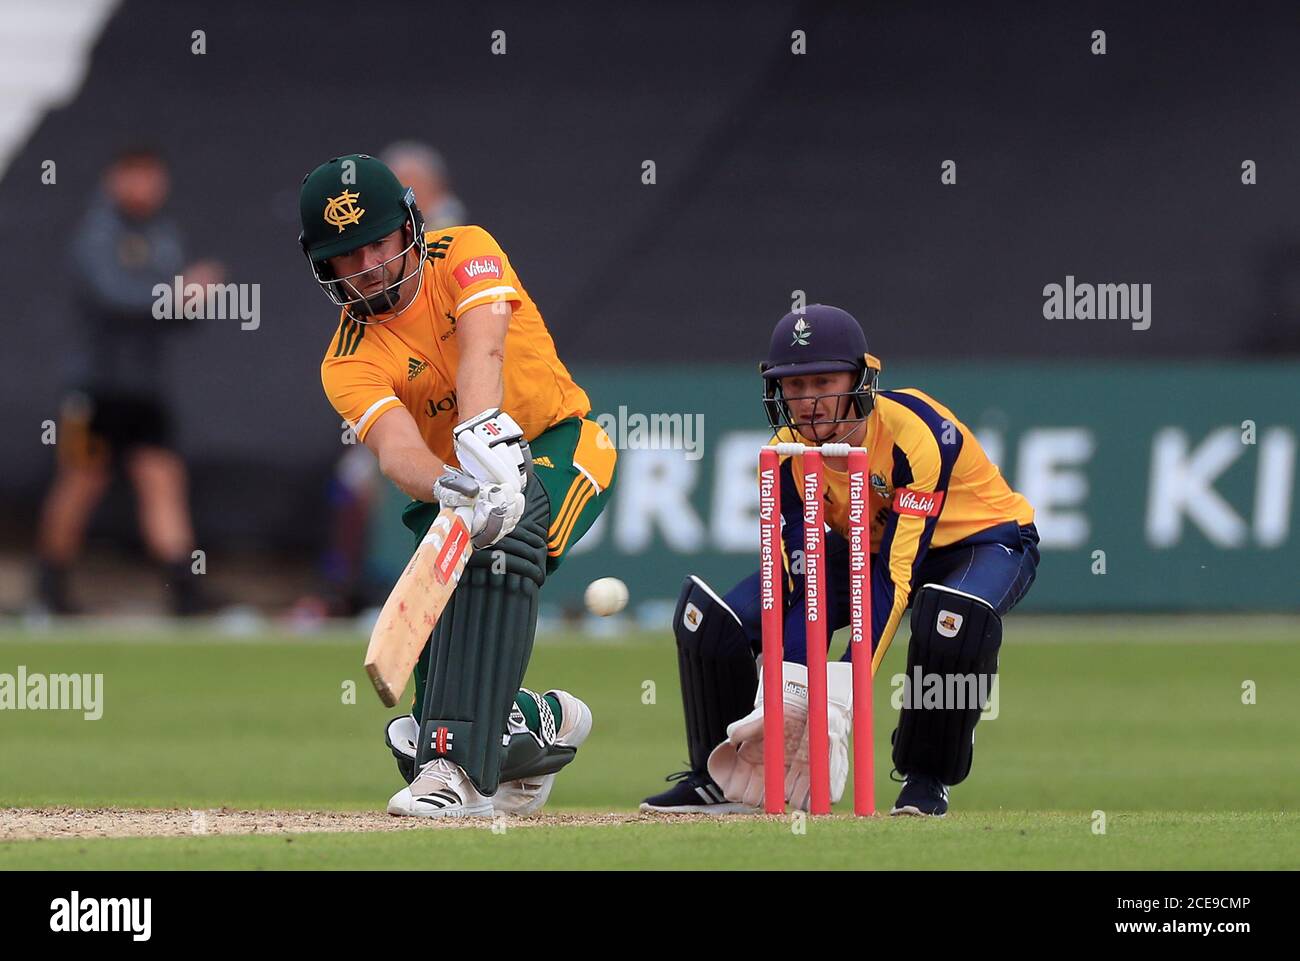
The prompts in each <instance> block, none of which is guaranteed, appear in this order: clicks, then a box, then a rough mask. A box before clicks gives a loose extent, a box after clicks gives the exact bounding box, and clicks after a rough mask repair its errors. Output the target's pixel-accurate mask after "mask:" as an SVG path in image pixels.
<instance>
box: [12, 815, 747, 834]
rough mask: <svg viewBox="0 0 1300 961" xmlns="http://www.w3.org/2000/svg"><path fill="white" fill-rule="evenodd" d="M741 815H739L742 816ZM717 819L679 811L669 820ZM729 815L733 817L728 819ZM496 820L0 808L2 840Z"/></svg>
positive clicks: (584, 821) (530, 822)
mask: <svg viewBox="0 0 1300 961" xmlns="http://www.w3.org/2000/svg"><path fill="white" fill-rule="evenodd" d="M738 817H739V816H738ZM696 819H699V820H719V818H717V817H710V816H708V815H698V816H690V815H675V816H674V817H673V818H671V819H669V820H696ZM728 819H730V818H728ZM647 820H660V821H662V820H664V819H663V818H656V817H654V816H653V815H646V814H640V813H613V812H611V813H607V814H599V813H588V812H571V813H566V812H556V813H553V814H542V815H537V816H534V817H523V818H515V817H511V818H507V819H506V823H507V824H509V825H510V827H511V828H515V827H597V826H602V825H619V824H635V823H638V822H644V821H647ZM492 825H493V819H492V818H490V817H482V818H416V817H393V816H392V815H389V814H382V813H378V812H370V811H240V810H233V809H231V808H193V809H190V808H179V809H171V810H161V809H154V810H150V809H138V808H70V807H52V808H0V841H25V840H35V839H42V838H43V839H57V838H131V837H201V836H204V835H209V834H212V835H221V834H224V835H232V834H308V833H316V832H322V831H411V830H453V831H454V830H474V829H476V828H477V829H479V830H490V829H491V828H492Z"/></svg>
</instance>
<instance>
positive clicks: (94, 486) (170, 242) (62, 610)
mask: <svg viewBox="0 0 1300 961" xmlns="http://www.w3.org/2000/svg"><path fill="white" fill-rule="evenodd" d="M170 192H171V176H170V173H169V171H168V168H167V164H166V162H165V161H164V159H163V158H162V156H161V155H160V154H159V153H158V152H157V151H156V150H154V149H152V148H150V147H144V146H136V147H130V148H128V149H126V150H123V151H122V152H120V153H119V154H118V155H117V156H116V158H115V159H114V160H113V161H112V163H110V164H109V166H108V168H107V169H106V170H105V172H104V176H103V180H102V185H101V189H100V191H99V193H98V195H97V196H96V198H95V199H94V201H93V202H92V203H91V206H90V209H89V210H88V211H87V213H86V215H85V217H84V219H83V220H82V222H81V224H80V226H79V227H78V228H77V231H76V234H75V238H74V241H73V252H72V253H73V273H74V275H75V283H76V289H77V296H78V303H79V314H80V317H81V320H82V336H81V343H79V344H77V345H76V346H75V347H74V349H73V350H72V351H70V352H69V354H68V357H69V359H70V366H71V369H70V370H68V371H67V375H68V380H69V387H70V390H69V392H68V394H67V395H66V397H65V400H64V402H63V405H62V409H61V416H60V424H59V428H58V434H57V444H56V450H57V452H58V466H57V469H56V473H55V477H54V482H53V485H52V487H51V488H50V490H49V492H48V494H47V496H46V498H45V502H44V505H43V508H42V511H41V516H40V522H39V529H38V535H37V552H38V567H39V570H38V575H37V603H38V605H39V607H40V608H42V609H44V610H45V611H47V612H49V613H53V614H73V613H78V611H79V608H78V605H77V604H76V603H75V602H74V600H73V599H72V597H71V596H70V591H69V587H68V573H69V569H70V568H71V566H72V564H73V562H74V561H75V560H76V559H77V557H78V555H79V554H80V552H81V548H82V544H83V541H84V538H85V532H86V527H87V525H88V524H89V522H90V518H91V515H92V513H93V512H94V510H95V507H96V506H97V505H98V504H99V502H100V501H101V499H102V498H103V496H104V494H105V492H106V491H107V489H108V486H109V482H110V480H111V479H112V472H113V470H114V468H117V467H120V468H122V470H123V471H124V472H125V474H126V476H127V477H128V478H129V480H130V482H131V484H132V486H133V488H134V490H135V494H136V500H137V512H138V519H139V524H140V532H141V534H142V536H143V539H144V543H145V546H146V548H147V549H148V551H149V554H150V556H151V557H152V558H153V559H154V560H155V561H156V562H157V563H158V564H159V565H160V567H161V569H162V575H163V579H164V585H165V588H166V590H167V603H168V606H169V607H170V609H171V611H172V612H173V613H175V614H193V613H198V612H201V611H203V610H205V609H207V608H208V607H209V606H210V602H209V600H208V598H207V595H206V594H205V593H204V592H202V591H201V590H200V588H199V585H198V581H197V579H196V577H195V576H194V574H193V573H191V563H192V556H191V552H192V551H193V550H194V528H193V524H192V523H191V519H190V507H189V501H188V495H187V487H188V478H187V474H186V469H185V464H184V463H183V461H182V460H181V458H180V456H179V455H178V454H177V453H176V451H175V449H174V447H173V441H172V424H171V417H170V414H169V410H168V403H167V400H166V398H165V396H164V391H163V387H162V378H163V372H164V351H165V347H166V341H167V340H168V337H169V335H170V334H172V333H174V332H175V331H176V330H178V329H179V328H180V326H181V325H182V324H183V323H184V322H183V321H180V320H172V319H163V320H159V319H156V318H155V317H154V314H153V311H154V303H155V299H156V298H155V294H154V290H153V288H154V285H156V284H160V283H165V284H168V285H169V286H170V285H171V284H172V282H173V278H174V277H175V276H177V275H181V276H183V278H184V281H185V283H187V284H188V283H197V284H210V283H219V282H220V280H221V274H222V272H223V270H222V267H221V265H220V264H218V263H216V262H214V261H198V262H195V263H192V264H190V265H189V266H186V265H185V256H184V246H183V243H182V238H181V232H180V230H179V229H178V227H177V225H176V224H175V222H174V221H172V220H171V219H170V218H169V217H168V216H166V214H165V213H164V212H163V208H164V205H165V204H166V202H167V198H168V195H169V194H170Z"/></svg>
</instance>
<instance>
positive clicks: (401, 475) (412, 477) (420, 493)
mask: <svg viewBox="0 0 1300 961" xmlns="http://www.w3.org/2000/svg"><path fill="white" fill-rule="evenodd" d="M445 466H446V465H445V464H444V463H443V462H442V461H441V460H440V459H439V458H438V457H436V456H435V455H434V454H433V452H432V451H430V450H429V449H428V448H427V447H423V446H419V447H416V446H410V447H398V448H396V449H394V450H391V451H385V452H384V454H383V456H381V457H380V458H379V470H380V471H381V472H382V473H383V475H384V476H385V477H387V478H388V479H389V480H390V481H392V482H393V483H394V484H396V485H397V487H398V489H399V490H401V491H402V493H404V494H406V495H407V496H409V497H412V498H414V499H415V500H417V501H432V500H434V499H435V498H434V495H433V482H434V481H436V480H437V479H438V477H439V476H440V475H441V474H442V472H443V469H444V468H445Z"/></svg>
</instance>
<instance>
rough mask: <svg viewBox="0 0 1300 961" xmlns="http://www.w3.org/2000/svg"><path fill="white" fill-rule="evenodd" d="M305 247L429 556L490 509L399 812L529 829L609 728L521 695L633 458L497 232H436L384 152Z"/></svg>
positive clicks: (361, 419) (355, 176) (328, 385)
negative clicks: (444, 528) (430, 544)
mask: <svg viewBox="0 0 1300 961" xmlns="http://www.w3.org/2000/svg"><path fill="white" fill-rule="evenodd" d="M299 210H300V214H301V218H302V234H301V236H300V242H301V245H302V249H303V252H304V253H305V254H306V255H307V260H308V262H309V263H310V265H311V270H312V273H313V275H314V276H315V278H316V281H317V282H318V283H319V284H320V287H321V289H322V290H323V291H324V292H325V295H326V296H327V297H329V299H330V300H331V302H333V303H334V304H335V305H336V306H338V307H339V308H341V315H340V317H339V322H338V329H337V330H336V331H335V333H334V335H333V336H332V337H331V338H330V342H329V345H328V347H327V348H326V350H325V358H324V361H323V362H322V364H321V382H322V384H323V385H324V388H325V394H326V396H328V398H329V400H330V403H331V404H333V406H334V408H335V410H337V411H338V413H339V415H340V416H341V417H342V418H343V419H344V420H345V421H346V422H347V423H348V425H350V427H351V429H352V430H353V431H354V432H355V435H356V437H357V439H358V440H360V441H361V442H362V443H363V444H365V445H366V446H367V447H368V448H370V450H371V451H373V452H374V454H375V457H376V458H378V461H379V467H380V470H381V471H382V472H383V474H384V476H385V477H387V478H388V479H389V480H390V481H392V482H393V483H394V484H395V485H397V487H399V488H400V489H401V490H402V491H404V492H405V493H406V494H408V495H409V496H410V497H411V498H412V503H411V504H409V505H408V506H407V507H406V509H405V510H404V511H403V514H402V520H403V522H404V523H405V525H406V526H407V527H408V528H409V529H410V530H411V531H412V532H413V533H414V535H415V539H416V543H417V544H418V543H419V541H420V539H421V538H423V536H424V534H425V533H426V532H427V531H428V529H429V526H430V525H431V524H432V522H433V520H434V518H435V517H436V516H437V514H438V511H439V509H440V507H441V506H449V507H453V508H467V509H472V511H473V523H472V524H471V525H470V535H471V537H472V540H473V545H474V551H473V553H472V555H471V556H470V559H469V563H468V566H467V567H466V569H465V572H464V574H463V575H462V577H461V580H460V582H459V585H458V586H457V588H456V590H455V592H454V593H453V594H452V596H451V600H450V601H449V602H448V604H447V606H446V608H445V609H444V611H443V614H442V616H441V618H440V619H439V620H438V623H437V625H436V626H435V627H434V628H433V631H432V635H431V636H430V638H429V642H428V644H427V646H426V648H425V651H424V653H423V654H422V655H421V658H420V662H419V664H418V665H417V667H416V670H415V703H414V705H413V706H412V709H411V714H410V715H409V716H403V717H398V718H395V719H393V720H392V721H391V722H390V723H389V724H388V727H387V729H386V731H385V740H386V742H387V744H388V746H389V748H390V750H392V752H393V754H394V756H395V757H396V758H397V762H398V769H399V771H400V772H401V773H402V775H403V777H404V779H405V780H406V782H407V784H408V787H406V788H404V789H402V790H401V791H398V792H397V794H395V795H394V796H393V798H392V799H391V800H390V801H389V803H388V812H389V813H390V814H394V815H414V816H417V817H449V816H450V817H463V816H480V815H492V814H493V813H509V814H530V813H533V812H535V811H537V810H538V809H540V807H541V806H542V804H543V803H545V800H546V797H547V796H548V795H549V793H550V790H551V785H552V783H553V781H554V778H555V773H556V772H557V771H559V770H560V769H561V768H562V767H563V766H564V765H566V764H567V763H569V762H570V761H571V760H572V759H573V756H574V754H575V752H576V750H577V748H578V746H579V745H580V744H582V742H583V741H584V740H585V739H586V737H587V736H588V734H589V733H590V731H591V725H592V718H591V712H590V710H588V708H587V706H586V705H585V704H584V703H583V702H582V701H580V700H579V699H578V698H576V697H574V696H573V695H572V694H569V693H568V692H565V691H558V690H556V691H547V692H546V693H545V694H537V693H535V692H533V691H528V690H522V689H521V687H520V685H521V684H522V683H523V678H524V671H525V669H526V668H527V666H528V659H529V656H530V654H531V652H532V647H533V636H534V633H535V632H536V628H537V604H538V591H539V589H540V588H541V587H542V585H543V583H544V582H545V580H546V577H547V575H549V574H551V573H552V572H553V571H555V569H556V568H557V567H559V565H560V563H561V562H562V561H563V559H564V556H565V554H566V552H567V551H568V550H569V548H570V547H572V546H573V545H574V544H575V543H577V541H578V539H579V538H581V537H582V535H583V534H584V533H585V532H586V531H587V529H588V528H589V527H590V526H591V524H592V522H593V521H595V519H596V517H597V516H598V515H599V514H600V511H601V510H602V509H603V507H604V505H605V502H606V500H607V498H608V496H609V492H610V489H611V487H612V486H613V484H614V475H615V461H616V457H617V454H616V452H615V450H614V446H613V444H612V443H611V442H610V441H609V438H608V437H607V436H605V434H604V432H603V431H602V430H601V429H600V427H599V426H598V425H597V424H596V422H595V421H593V420H591V419H590V418H589V416H588V415H589V414H590V412H591V403H590V401H589V400H588V399H587V395H586V393H585V392H584V391H583V390H582V388H580V387H579V386H578V385H577V384H576V383H574V381H573V378H572V377H570V375H569V372H568V370H567V369H566V368H565V366H564V364H563V363H562V362H561V361H560V359H559V357H558V356H556V352H555V345H554V343H553V342H552V340H551V336H550V334H549V333H548V331H547V328H546V324H545V323H544V322H543V320H542V316H541V314H540V313H539V312H538V309H537V305H536V304H534V303H533V301H532V299H531V298H530V297H529V296H528V293H527V292H526V291H525V290H524V287H523V284H521V283H520V281H519V277H518V275H516V273H515V271H514V268H513V267H512V266H511V264H510V261H509V259H508V258H507V257H506V254H505V252H504V251H503V250H502V249H501V247H500V246H499V245H498V244H497V242H496V241H495V240H494V239H493V238H492V236H491V235H490V234H489V233H488V232H487V231H486V230H484V229H483V228H482V227H474V226H460V227H445V228H440V229H438V230H434V231H430V232H428V233H426V232H425V230H424V219H423V217H422V216H421V214H420V210H419V208H418V207H417V206H416V197H415V192H414V190H412V189H411V188H409V187H406V186H403V185H402V184H401V183H399V182H398V180H397V178H396V177H395V176H394V175H393V173H392V171H391V170H389V168H388V167H387V166H385V165H384V164H383V163H381V162H380V161H378V160H376V159H375V158H373V157H370V156H368V155H366V154H351V155H348V156H344V157H336V158H334V159H333V160H330V161H329V162H327V163H324V164H322V165H321V166H319V167H317V168H316V169H315V170H313V171H312V172H311V173H309V174H308V175H307V177H306V178H305V179H304V180H303V183H302V190H301V194H300V202H299Z"/></svg>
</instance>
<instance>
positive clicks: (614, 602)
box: [583, 577, 627, 617]
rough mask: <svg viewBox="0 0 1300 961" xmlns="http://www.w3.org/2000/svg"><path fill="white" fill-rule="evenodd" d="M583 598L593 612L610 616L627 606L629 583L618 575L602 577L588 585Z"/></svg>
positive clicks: (601, 615)
mask: <svg viewBox="0 0 1300 961" xmlns="http://www.w3.org/2000/svg"><path fill="white" fill-rule="evenodd" d="M583 600H584V601H585V602H586V604H587V610H589V611H591V613H593V614H597V615H599V616H600V617H609V616H610V615H611V614H617V613H618V612H619V611H621V610H622V609H623V608H625V607H626V606H627V585H626V584H624V583H623V582H622V581H620V580H619V579H618V578H617V577H602V578H600V580H596V581H592V582H591V583H590V584H588V585H587V593H586V594H584V595H583Z"/></svg>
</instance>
